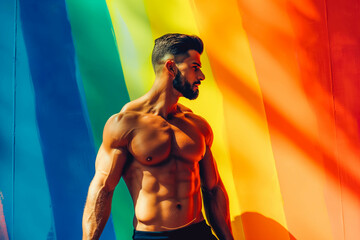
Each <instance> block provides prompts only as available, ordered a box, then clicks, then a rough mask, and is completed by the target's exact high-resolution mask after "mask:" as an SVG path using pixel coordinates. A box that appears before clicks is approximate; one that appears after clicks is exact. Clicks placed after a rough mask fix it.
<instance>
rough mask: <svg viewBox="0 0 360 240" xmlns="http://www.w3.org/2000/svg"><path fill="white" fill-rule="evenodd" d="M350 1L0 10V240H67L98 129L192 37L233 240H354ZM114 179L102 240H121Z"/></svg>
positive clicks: (125, 2)
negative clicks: (171, 38) (174, 45)
mask: <svg viewBox="0 0 360 240" xmlns="http://www.w3.org/2000/svg"><path fill="white" fill-rule="evenodd" d="M359 15H360V2H359V1H358V0H345V1H337V0H248V1H245V0H237V1H236V0H226V1H223V0H222V1H220V0H213V1H205V0H168V1H160V0H107V1H92V0H90V1H89V0H53V1H46V0H37V1H28V0H2V1H0V34H1V36H0V116H1V118H0V239H1V240H8V239H16V240H22V239H48V240H50V239H58V240H60V239H61V240H62V239H66V240H69V239H80V238H81V234H82V230H81V218H82V213H83V208H84V204H85V200H86V194H87V189H88V186H89V183H90V181H91V179H92V177H93V174H94V161H95V157H96V152H97V150H98V147H99V145H100V144H101V136H102V130H103V126H104V124H105V122H106V120H107V119H108V118H109V117H110V116H111V115H112V114H114V113H117V112H119V111H120V109H121V108H122V106H123V105H124V104H125V103H127V102H128V101H130V100H133V99H136V98H138V97H140V96H141V95H143V94H144V93H145V92H146V91H147V90H149V88H150V87H151V86H152V83H153V80H154V73H153V71H152V67H151V61H150V56H151V50H152V47H153V44H154V39H156V38H157V37H159V36H161V35H163V34H165V33H173V32H180V33H187V34H196V35H199V36H200V37H201V38H202V39H203V41H204V44H205V51H204V53H203V55H202V63H203V69H204V73H205V75H206V80H205V81H204V82H203V84H202V85H201V87H200V96H199V98H198V99H197V100H195V101H189V100H184V99H182V100H181V103H183V104H185V105H186V106H188V107H190V108H191V109H192V110H193V111H194V112H195V113H196V114H199V115H201V116H203V117H204V118H206V119H207V121H208V122H209V123H210V125H211V126H212V128H213V132H214V137H215V138H214V144H213V154H214V156H215V159H216V161H217V165H218V169H219V172H220V175H221V177H222V179H223V182H224V184H225V187H226V189H227V192H228V195H229V199H230V213H231V222H232V225H233V231H234V235H235V239H236V240H243V239H246V240H249V239H256V240H258V239H280V240H284V239H303V240H309V239H319V240H331V239H334V240H340V239H341V240H345V239H346V240H353V239H359V238H360V228H359V226H360V129H359V124H360V103H359V100H358V99H359V94H360V83H359V79H360V67H359V64H360V57H359V56H360V44H359V43H360V21H359ZM133 214H134V212H133V206H132V202H131V199H130V195H129V193H128V192H127V190H126V187H125V185H124V183H123V181H121V182H120V184H119V185H118V187H117V188H116V191H115V194H114V198H113V203H112V214H111V217H110V219H109V221H108V223H107V225H106V228H105V230H104V233H103V235H102V237H101V239H119V240H120V239H130V238H131V235H132V231H133V227H132V217H133Z"/></svg>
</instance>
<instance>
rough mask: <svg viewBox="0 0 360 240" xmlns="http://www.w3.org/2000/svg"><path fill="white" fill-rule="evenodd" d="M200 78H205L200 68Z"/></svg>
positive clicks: (201, 79)
mask: <svg viewBox="0 0 360 240" xmlns="http://www.w3.org/2000/svg"><path fill="white" fill-rule="evenodd" d="M199 79H200V81H203V80H204V79H205V74H204V73H203V72H202V71H201V70H200V74H199Z"/></svg>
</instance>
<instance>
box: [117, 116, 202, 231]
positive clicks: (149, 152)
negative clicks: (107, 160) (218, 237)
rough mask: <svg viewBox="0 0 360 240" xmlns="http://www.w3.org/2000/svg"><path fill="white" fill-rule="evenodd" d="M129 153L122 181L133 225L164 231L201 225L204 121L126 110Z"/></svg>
mask: <svg viewBox="0 0 360 240" xmlns="http://www.w3.org/2000/svg"><path fill="white" fill-rule="evenodd" d="M120 114H122V115H123V116H122V118H123V120H124V121H125V122H126V124H125V127H126V128H127V130H128V144H127V150H128V152H129V153H130V154H129V155H131V156H130V157H129V159H128V165H127V167H126V168H125V169H124V172H123V178H124V180H125V183H126V185H127V187H128V189H129V192H130V194H131V196H132V199H133V202H134V207H135V219H134V225H135V228H136V229H137V230H142V231H164V230H172V229H176V228H179V227H183V226H187V225H188V224H191V223H196V222H200V221H202V220H203V219H204V218H203V216H202V213H201V206H202V202H201V194H200V192H201V191H200V187H201V181H200V173H199V161H200V160H201V159H202V158H203V156H204V154H205V151H206V139H205V138H206V130H207V129H206V128H207V125H206V122H205V121H204V120H203V119H202V118H200V117H198V116H196V115H195V114H193V113H192V112H178V113H176V114H175V115H174V116H172V117H171V118H169V119H164V118H162V117H160V116H158V115H154V114H151V113H143V112H139V111H125V112H123V113H120Z"/></svg>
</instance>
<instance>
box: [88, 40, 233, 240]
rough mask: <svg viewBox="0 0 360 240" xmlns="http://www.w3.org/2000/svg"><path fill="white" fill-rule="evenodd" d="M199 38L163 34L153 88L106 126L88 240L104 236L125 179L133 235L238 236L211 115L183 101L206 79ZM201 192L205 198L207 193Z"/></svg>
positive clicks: (200, 239)
mask: <svg viewBox="0 0 360 240" xmlns="http://www.w3.org/2000/svg"><path fill="white" fill-rule="evenodd" d="M202 51H203V43H202V41H201V39H200V38H199V37H197V36H189V35H184V34H167V35H164V36H162V37H160V38H158V39H156V40H155V46H154V49H153V53H152V64H153V67H154V70H155V82H154V85H153V87H152V88H151V89H150V91H149V92H147V93H146V94H145V95H144V96H142V97H140V98H138V99H136V100H134V101H132V102H130V103H128V104H126V105H125V106H124V107H123V109H122V110H121V111H120V113H118V114H115V115H113V116H111V117H110V118H109V120H108V121H107V123H106V124H105V128H104V133H103V143H102V145H101V146H100V149H99V152H98V155H97V158H96V163H95V168H96V173H95V176H94V178H93V180H92V182H91V184H90V187H89V192H88V197H87V201H86V205H85V210H84V215H83V239H98V238H99V237H100V234H101V232H102V230H103V228H104V226H105V223H106V221H107V220H108V218H109V215H110V208H111V201H112V196H113V191H114V188H115V187H116V185H117V184H118V182H119V180H120V178H121V177H123V179H124V181H125V183H126V185H127V188H128V189H129V192H130V195H131V197H132V200H133V203H134V207H135V216H134V228H135V230H134V235H133V239H185V240H191V239H196V240H211V239H216V238H215V237H214V235H212V232H211V228H210V227H209V226H208V225H207V224H206V222H205V221H204V217H203V214H202V212H201V208H202V200H203V202H204V206H205V212H206V216H207V219H208V221H209V223H210V224H211V226H212V228H213V230H214V232H215V233H216V235H217V237H218V238H219V239H221V240H222V239H233V237H232V232H231V226H230V216H229V208H228V197H227V194H226V191H225V188H224V186H223V184H222V181H221V179H220V176H219V173H218V170H217V168H216V164H215V161H214V158H213V155H212V154H211V150H210V148H211V144H212V141H213V133H212V130H211V128H210V126H209V124H208V123H207V122H206V121H205V119H203V118H201V117H200V116H197V115H195V114H194V113H193V112H192V111H191V110H190V109H188V108H186V107H185V106H183V105H181V104H179V103H178V100H179V97H181V96H184V97H186V98H189V99H195V98H196V97H197V96H198V94H199V85H200V84H201V81H203V80H204V79H205V76H204V74H203V72H202V71H201V62H200V54H201V53H202ZM201 192H202V196H203V199H202V198H201Z"/></svg>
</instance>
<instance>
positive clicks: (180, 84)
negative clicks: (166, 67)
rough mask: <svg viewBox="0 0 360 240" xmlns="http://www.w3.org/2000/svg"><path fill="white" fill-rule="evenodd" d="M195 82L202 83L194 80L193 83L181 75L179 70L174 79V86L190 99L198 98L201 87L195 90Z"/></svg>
mask: <svg viewBox="0 0 360 240" xmlns="http://www.w3.org/2000/svg"><path fill="white" fill-rule="evenodd" d="M195 84H200V81H197V82H194V83H193V84H192V85H191V84H190V83H189V82H188V81H187V80H186V78H185V77H182V76H181V74H180V71H178V72H177V74H176V76H175V78H174V80H173V87H174V88H175V89H176V90H177V91H179V92H180V93H181V94H182V95H183V96H184V97H186V98H187V99H190V100H193V99H196V98H197V97H198V96H199V89H196V90H193V89H194V86H195Z"/></svg>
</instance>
